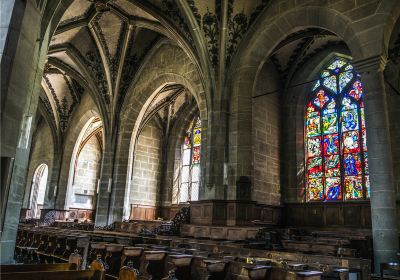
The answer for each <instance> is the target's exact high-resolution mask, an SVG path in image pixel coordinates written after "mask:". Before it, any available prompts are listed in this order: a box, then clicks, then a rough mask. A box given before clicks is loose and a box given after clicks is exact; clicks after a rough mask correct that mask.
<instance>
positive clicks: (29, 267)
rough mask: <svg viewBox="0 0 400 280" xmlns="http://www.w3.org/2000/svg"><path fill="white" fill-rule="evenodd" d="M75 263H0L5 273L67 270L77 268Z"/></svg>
mask: <svg viewBox="0 0 400 280" xmlns="http://www.w3.org/2000/svg"><path fill="white" fill-rule="evenodd" d="M77 268H78V267H77V265H76V264H75V263H55V264H9V265H0V271H1V274H2V275H3V274H4V273H13V272H29V271H31V272H32V271H67V270H77Z"/></svg>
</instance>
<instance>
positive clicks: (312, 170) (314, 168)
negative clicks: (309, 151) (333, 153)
mask: <svg viewBox="0 0 400 280" xmlns="http://www.w3.org/2000/svg"><path fill="white" fill-rule="evenodd" d="M307 167H308V170H307V173H308V177H309V178H318V177H322V175H323V174H322V158H321V157H315V158H310V159H308V161H307Z"/></svg>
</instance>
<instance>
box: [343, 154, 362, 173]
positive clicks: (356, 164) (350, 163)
mask: <svg viewBox="0 0 400 280" xmlns="http://www.w3.org/2000/svg"><path fill="white" fill-rule="evenodd" d="M343 167H344V174H345V175H346V176H357V175H361V161H360V155H358V154H344V159H343Z"/></svg>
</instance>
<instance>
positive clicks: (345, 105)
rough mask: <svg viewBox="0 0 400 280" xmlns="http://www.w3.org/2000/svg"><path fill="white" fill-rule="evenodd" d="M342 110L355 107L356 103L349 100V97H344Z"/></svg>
mask: <svg viewBox="0 0 400 280" xmlns="http://www.w3.org/2000/svg"><path fill="white" fill-rule="evenodd" d="M342 106H343V107H342V110H343V111H346V110H352V109H357V104H355V103H354V102H352V101H351V99H350V98H349V97H345V98H343V100H342Z"/></svg>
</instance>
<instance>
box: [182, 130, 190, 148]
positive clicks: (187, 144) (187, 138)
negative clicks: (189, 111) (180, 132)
mask: <svg viewBox="0 0 400 280" xmlns="http://www.w3.org/2000/svg"><path fill="white" fill-rule="evenodd" d="M191 135H192V134H191V133H190V131H187V132H186V134H185V140H184V142H183V148H184V149H190V147H192V139H191Z"/></svg>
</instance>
